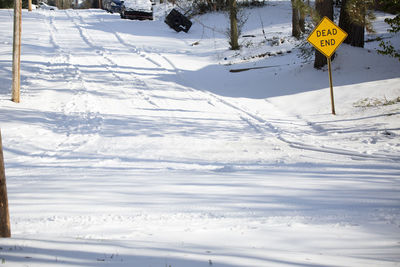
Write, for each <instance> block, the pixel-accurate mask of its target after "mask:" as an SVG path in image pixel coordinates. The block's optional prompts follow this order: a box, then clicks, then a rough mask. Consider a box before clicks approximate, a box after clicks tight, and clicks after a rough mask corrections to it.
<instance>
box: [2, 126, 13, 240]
mask: <svg viewBox="0 0 400 267" xmlns="http://www.w3.org/2000/svg"><path fill="white" fill-rule="evenodd" d="M0 237H11V230H10V215H9V213H8V198H7V186H6V173H5V170H4V157H3V146H2V143H1V131H0Z"/></svg>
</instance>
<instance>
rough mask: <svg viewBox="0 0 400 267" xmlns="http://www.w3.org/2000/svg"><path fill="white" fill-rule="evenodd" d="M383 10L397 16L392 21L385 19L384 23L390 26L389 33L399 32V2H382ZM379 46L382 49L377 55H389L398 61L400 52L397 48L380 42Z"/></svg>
mask: <svg viewBox="0 0 400 267" xmlns="http://www.w3.org/2000/svg"><path fill="white" fill-rule="evenodd" d="M384 4H385V5H384V6H383V8H384V10H385V11H391V12H393V13H397V16H396V17H394V18H393V19H389V18H386V19H385V22H386V23H387V24H389V25H390V27H391V29H389V30H388V31H389V32H392V33H398V32H400V0H392V1H387V2H384ZM379 46H380V47H381V48H382V49H379V50H378V53H380V54H383V55H390V56H392V57H395V58H397V59H398V60H400V51H399V48H397V49H396V48H395V47H393V45H392V44H391V43H390V41H387V42H384V41H381V43H380V44H379Z"/></svg>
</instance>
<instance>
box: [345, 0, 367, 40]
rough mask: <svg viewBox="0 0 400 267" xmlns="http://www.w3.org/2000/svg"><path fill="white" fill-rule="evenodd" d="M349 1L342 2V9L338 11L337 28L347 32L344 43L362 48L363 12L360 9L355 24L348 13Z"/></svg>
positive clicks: (363, 31)
mask: <svg viewBox="0 0 400 267" xmlns="http://www.w3.org/2000/svg"><path fill="white" fill-rule="evenodd" d="M350 1H351V0H342V7H341V9H340V18H339V27H340V28H342V29H343V30H344V31H345V32H347V34H348V36H347V38H346V39H345V40H344V43H346V44H350V45H352V46H356V47H364V33H365V10H364V9H363V8H360V10H359V11H358V12H359V13H360V14H358V15H357V17H358V20H357V21H356V22H355V21H354V20H356V19H354V18H352V17H351V15H350V14H349V11H348V7H347V6H348V3H349V2H350Z"/></svg>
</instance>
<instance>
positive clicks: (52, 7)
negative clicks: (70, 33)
mask: <svg viewBox="0 0 400 267" xmlns="http://www.w3.org/2000/svg"><path fill="white" fill-rule="evenodd" d="M38 8H40V9H46V10H58V8H57V7H55V6H50V5H48V4H46V3H43V2H42V3H40V4H39V5H38Z"/></svg>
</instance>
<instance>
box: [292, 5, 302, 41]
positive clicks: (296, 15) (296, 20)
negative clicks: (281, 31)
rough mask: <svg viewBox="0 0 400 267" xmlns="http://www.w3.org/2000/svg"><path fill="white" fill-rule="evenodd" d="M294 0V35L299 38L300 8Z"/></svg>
mask: <svg viewBox="0 0 400 267" xmlns="http://www.w3.org/2000/svg"><path fill="white" fill-rule="evenodd" d="M291 1H292V36H293V37H296V38H297V39H299V38H300V35H301V27H300V19H299V14H300V12H299V9H298V8H297V5H296V0H291Z"/></svg>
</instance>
